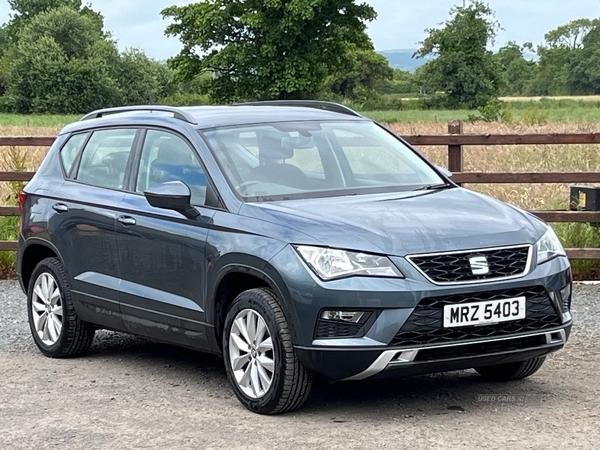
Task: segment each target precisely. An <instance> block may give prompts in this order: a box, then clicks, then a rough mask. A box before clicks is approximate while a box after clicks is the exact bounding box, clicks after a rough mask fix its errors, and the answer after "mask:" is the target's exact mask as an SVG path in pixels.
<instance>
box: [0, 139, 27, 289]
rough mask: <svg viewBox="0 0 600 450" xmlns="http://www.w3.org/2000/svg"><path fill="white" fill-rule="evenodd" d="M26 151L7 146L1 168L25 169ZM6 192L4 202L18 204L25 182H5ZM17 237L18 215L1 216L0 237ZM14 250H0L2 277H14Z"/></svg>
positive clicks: (18, 170)
mask: <svg viewBox="0 0 600 450" xmlns="http://www.w3.org/2000/svg"><path fill="white" fill-rule="evenodd" d="M27 159H28V152H27V149H25V150H22V149H19V148H17V147H9V148H8V151H5V152H3V153H2V154H1V155H0V165H1V166H2V169H3V170H7V171H9V170H10V171H16V172H23V171H25V170H26V169H27ZM7 185H8V186H7V192H6V193H5V195H4V198H3V200H4V204H6V205H18V204H19V193H20V192H21V191H22V190H23V187H24V186H25V183H24V182H22V181H10V182H8V183H7ZM18 237H19V217H2V220H0V239H1V240H9V241H15V240H17V239H18ZM16 257H17V255H16V253H15V252H0V274H1V275H3V277H4V278H8V277H14V275H15V273H14V271H15V263H16V260H17V258H16Z"/></svg>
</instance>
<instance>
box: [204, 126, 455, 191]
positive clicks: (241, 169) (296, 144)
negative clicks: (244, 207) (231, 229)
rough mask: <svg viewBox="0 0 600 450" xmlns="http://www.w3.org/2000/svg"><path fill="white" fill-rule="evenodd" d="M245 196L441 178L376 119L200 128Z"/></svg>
mask: <svg viewBox="0 0 600 450" xmlns="http://www.w3.org/2000/svg"><path fill="white" fill-rule="evenodd" d="M204 135H205V137H206V138H207V140H208V141H209V143H210V146H211V148H212V150H213V152H214V153H215V155H216V157H217V159H218V160H219V163H220V165H221V167H222V168H223V171H224V172H225V175H226V176H227V178H228V180H229V182H230V184H231V185H232V186H233V188H234V189H235V190H236V191H237V192H238V194H239V195H240V196H241V197H242V198H243V199H244V200H247V201H270V200H285V199H294V198H304V197H312V198H315V197H321V196H323V197H325V196H335V195H357V194H368V193H379V192H393V191H410V190H416V189H420V188H424V187H426V186H432V185H438V184H442V183H444V181H443V180H442V179H441V178H440V176H439V175H438V174H437V173H436V172H435V171H434V170H433V169H432V168H431V167H430V166H429V165H428V164H427V163H426V162H425V161H423V160H422V159H421V157H419V156H418V155H417V154H416V153H415V152H414V151H413V150H411V149H410V148H409V147H408V146H406V145H405V144H404V143H403V142H402V141H400V140H398V139H397V138H395V137H394V136H393V135H391V134H390V133H388V132H386V131H385V130H383V129H382V128H380V127H379V126H377V125H376V124H374V123H373V122H367V121H364V122H356V121H353V122H284V123H273V124H259V125H251V126H245V127H228V128H220V129H215V130H210V131H206V132H204Z"/></svg>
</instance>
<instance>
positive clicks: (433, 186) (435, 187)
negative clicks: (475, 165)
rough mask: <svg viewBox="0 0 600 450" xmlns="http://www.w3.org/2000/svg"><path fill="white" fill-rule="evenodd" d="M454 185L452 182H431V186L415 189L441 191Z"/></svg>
mask: <svg viewBox="0 0 600 450" xmlns="http://www.w3.org/2000/svg"><path fill="white" fill-rule="evenodd" d="M451 187H453V186H452V185H451V184H447V183H442V184H430V185H429V186H423V187H421V188H419V189H415V191H439V190H442V189H449V188H451Z"/></svg>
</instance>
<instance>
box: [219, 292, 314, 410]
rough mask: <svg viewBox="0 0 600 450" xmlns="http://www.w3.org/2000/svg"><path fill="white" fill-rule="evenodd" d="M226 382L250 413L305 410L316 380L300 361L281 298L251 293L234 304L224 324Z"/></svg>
mask: <svg viewBox="0 0 600 450" xmlns="http://www.w3.org/2000/svg"><path fill="white" fill-rule="evenodd" d="M223 354H224V359H225V368H226V371H227V378H228V379H229V382H230V383H231V385H232V387H233V390H234V391H235V394H236V395H237V397H238V399H239V400H240V401H241V402H242V404H243V405H244V406H245V407H246V408H248V409H249V410H250V411H253V412H256V413H259V414H280V413H285V412H289V411H293V410H295V409H297V408H299V407H300V406H302V405H303V404H304V402H305V401H306V399H307V398H308V395H309V394H310V388H311V385H312V374H311V373H309V372H308V371H307V370H306V369H304V367H302V364H301V363H300V361H299V360H298V357H297V356H296V353H295V351H294V347H293V346H292V338H291V335H290V330H289V326H288V323H287V321H286V318H285V315H284V314H283V311H282V309H281V306H280V304H279V302H278V300H277V296H276V295H275V294H274V293H273V292H272V291H270V290H268V289H251V290H248V291H245V292H242V293H241V294H240V295H238V296H237V298H236V299H235V300H234V302H233V304H232V305H231V308H230V309H229V311H228V312H227V317H226V318H225V327H224V330H223Z"/></svg>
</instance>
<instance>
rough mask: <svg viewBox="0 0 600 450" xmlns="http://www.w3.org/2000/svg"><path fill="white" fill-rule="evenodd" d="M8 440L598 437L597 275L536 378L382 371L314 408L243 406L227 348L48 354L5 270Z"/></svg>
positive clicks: (250, 443)
mask: <svg viewBox="0 0 600 450" xmlns="http://www.w3.org/2000/svg"><path fill="white" fill-rule="evenodd" d="M0 302H1V305H2V307H1V308H0V324H2V327H1V329H0V387H1V389H0V449H13V448H15V449H22V448H23V449H25V448H31V449H41V448H61V449H63V448H69V449H70V448H86V449H113V448H115V447H116V446H118V447H119V448H177V449H179V448H198V449H200V448H202V449H204V448H210V449H213V448H214V449H217V448H226V449H237V448H243V449H245V450H248V449H262V448H268V449H274V448H275V449H278V448H281V449H288V448H309V449H312V448H314V449H317V448H318V449H320V448H328V449H329V448H332V449H349V448H360V449H363V448H393V449H395V448H411V449H459V448H460V449H465V448H490V449H504V448H507V447H514V448H518V449H527V448H532V449H563V448H567V447H569V448H571V449H578V448H582V449H583V448H586V449H587V448H589V449H595V448H598V445H599V444H598V442H599V441H600V405H599V402H598V398H599V394H600V352H599V346H598V343H597V341H598V336H599V331H600V286H598V285H578V286H577V287H576V289H575V293H574V302H573V310H574V313H573V314H574V317H575V321H576V328H575V329H574V331H573V333H572V335H571V339H570V341H569V343H568V344H567V346H566V348H565V349H564V350H562V351H560V352H558V353H555V354H553V355H552V356H551V357H550V358H549V359H548V360H547V362H546V364H545V365H544V367H543V368H542V369H541V370H540V372H538V374H536V375H535V376H533V377H531V378H529V379H527V380H523V381H520V382H515V383H509V384H497V383H491V382H487V381H484V380H482V379H481V378H480V377H479V376H477V375H476V374H475V372H474V371H461V372H453V373H448V374H437V375H429V376H421V377H412V378H407V379H400V380H393V381H385V382H368V381H367V382H357V383H338V384H335V385H333V386H329V385H328V384H326V383H324V382H318V383H317V385H316V386H315V388H314V390H313V394H312V396H311V398H310V399H309V401H308V403H307V404H306V406H305V407H304V408H303V409H301V410H300V411H297V412H295V413H291V414H287V415H283V416H276V417H265V416H257V415H255V414H252V413H250V412H248V411H246V410H245V409H244V408H243V407H242V406H241V405H240V404H239V403H238V401H237V399H236V398H235V396H234V395H233V393H232V391H231V389H230V388H229V386H228V384H227V379H226V376H225V373H224V369H223V365H222V364H221V361H220V360H219V358H217V357H214V356H210V355H204V354H201V353H197V352H193V351H189V350H185V349H179V348H177V347H173V346H168V345H163V344H156V343H152V342H149V341H146V340H144V339H140V338H135V337H131V336H128V335H124V334H120V333H112V332H99V333H98V334H97V336H96V339H95V341H94V344H93V346H92V349H91V351H90V353H89V354H88V355H86V356H85V357H82V358H78V359H69V360H53V359H49V358H45V357H43V356H42V355H41V354H40V353H39V352H38V351H37V349H36V348H35V345H34V344H33V341H32V339H31V338H30V336H29V329H28V326H27V322H26V312H25V296H24V295H23V294H22V293H21V291H20V289H19V287H18V283H17V282H15V281H0Z"/></svg>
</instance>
